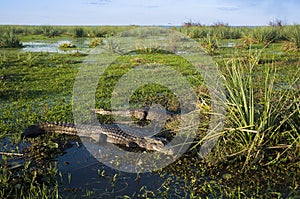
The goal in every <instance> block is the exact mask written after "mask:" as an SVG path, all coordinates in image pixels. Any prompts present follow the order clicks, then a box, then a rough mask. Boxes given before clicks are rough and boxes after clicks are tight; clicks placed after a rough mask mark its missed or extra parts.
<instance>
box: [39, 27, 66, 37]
mask: <svg viewBox="0 0 300 199" xmlns="http://www.w3.org/2000/svg"><path fill="white" fill-rule="evenodd" d="M41 29H42V33H43V35H45V36H47V37H56V36H59V35H60V34H61V33H60V31H59V30H58V29H57V28H55V27H53V26H42V27H41Z"/></svg>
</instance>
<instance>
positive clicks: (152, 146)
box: [143, 137, 174, 155]
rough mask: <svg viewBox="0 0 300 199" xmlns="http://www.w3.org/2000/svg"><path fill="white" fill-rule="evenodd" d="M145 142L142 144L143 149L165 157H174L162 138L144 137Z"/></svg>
mask: <svg viewBox="0 0 300 199" xmlns="http://www.w3.org/2000/svg"><path fill="white" fill-rule="evenodd" d="M144 140H145V142H144V143H143V145H144V148H146V149H148V150H154V151H158V152H161V153H164V154H166V155H174V151H173V150H172V149H169V148H167V147H166V143H167V141H166V140H165V139H163V138H155V139H153V138H150V137H145V138H144Z"/></svg>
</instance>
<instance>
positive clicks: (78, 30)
mask: <svg viewBox="0 0 300 199" xmlns="http://www.w3.org/2000/svg"><path fill="white" fill-rule="evenodd" d="M74 35H75V37H84V36H85V31H84V29H83V28H80V27H76V28H75V29H74Z"/></svg>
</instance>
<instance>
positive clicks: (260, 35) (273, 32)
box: [247, 27, 281, 46]
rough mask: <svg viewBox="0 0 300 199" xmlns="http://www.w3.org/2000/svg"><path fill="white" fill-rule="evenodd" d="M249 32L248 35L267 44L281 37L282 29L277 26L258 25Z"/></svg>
mask: <svg viewBox="0 0 300 199" xmlns="http://www.w3.org/2000/svg"><path fill="white" fill-rule="evenodd" d="M248 34H250V35H247V36H248V37H250V38H252V39H253V40H256V41H257V42H258V43H261V44H265V45H266V46H268V44H270V43H274V42H276V41H277V40H278V39H280V38H281V30H280V29H278V28H276V27H258V28H254V29H253V30H252V31H250V32H249V33H248Z"/></svg>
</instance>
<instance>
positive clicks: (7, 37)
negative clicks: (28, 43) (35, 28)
mask: <svg viewBox="0 0 300 199" xmlns="http://www.w3.org/2000/svg"><path fill="white" fill-rule="evenodd" d="M21 47H22V43H21V42H20V40H19V39H18V38H17V37H16V35H15V33H14V32H13V31H9V32H5V33H3V34H2V35H1V36H0V48H21Z"/></svg>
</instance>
